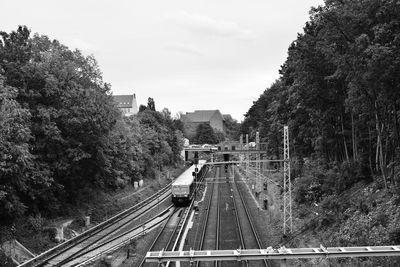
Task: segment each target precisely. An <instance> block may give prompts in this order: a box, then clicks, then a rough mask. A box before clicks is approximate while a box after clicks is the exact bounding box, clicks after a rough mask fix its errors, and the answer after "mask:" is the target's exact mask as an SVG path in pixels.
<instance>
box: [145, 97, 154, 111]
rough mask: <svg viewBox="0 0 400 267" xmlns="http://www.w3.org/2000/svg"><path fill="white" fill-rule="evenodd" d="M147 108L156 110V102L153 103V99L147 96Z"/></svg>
mask: <svg viewBox="0 0 400 267" xmlns="http://www.w3.org/2000/svg"><path fill="white" fill-rule="evenodd" d="M147 108H148V109H150V110H152V111H156V104H155V103H154V99H153V98H151V97H149V99H148V100H147Z"/></svg>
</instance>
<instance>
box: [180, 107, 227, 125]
mask: <svg viewBox="0 0 400 267" xmlns="http://www.w3.org/2000/svg"><path fill="white" fill-rule="evenodd" d="M215 113H219V114H221V112H220V111H219V110H218V109H215V110H195V111H194V112H186V114H185V115H184V117H185V119H187V120H190V121H192V122H209V121H210V120H211V118H212V116H214V114H215ZM221 117H222V115H221Z"/></svg>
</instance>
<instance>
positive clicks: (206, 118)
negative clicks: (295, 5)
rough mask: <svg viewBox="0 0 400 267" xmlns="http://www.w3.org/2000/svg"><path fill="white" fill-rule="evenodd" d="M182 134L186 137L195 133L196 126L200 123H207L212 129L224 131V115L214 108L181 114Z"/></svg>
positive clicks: (191, 136) (190, 136)
mask: <svg viewBox="0 0 400 267" xmlns="http://www.w3.org/2000/svg"><path fill="white" fill-rule="evenodd" d="M181 121H182V122H183V129H184V134H185V136H186V137H188V138H193V137H194V136H195V135H196V129H197V126H198V125H199V124H201V123H208V124H210V126H211V127H212V128H213V129H214V131H215V130H216V131H220V132H223V133H225V124H224V117H223V116H222V114H221V112H220V111H219V110H218V109H216V110H195V111H194V112H186V114H185V115H182V117H181Z"/></svg>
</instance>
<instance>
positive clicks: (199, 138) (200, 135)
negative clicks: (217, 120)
mask: <svg viewBox="0 0 400 267" xmlns="http://www.w3.org/2000/svg"><path fill="white" fill-rule="evenodd" d="M195 142H196V143H198V144H216V143H218V139H217V137H216V136H215V133H214V130H213V128H212V127H211V126H210V124H208V123H201V124H199V125H198V126H197V128H196V136H195Z"/></svg>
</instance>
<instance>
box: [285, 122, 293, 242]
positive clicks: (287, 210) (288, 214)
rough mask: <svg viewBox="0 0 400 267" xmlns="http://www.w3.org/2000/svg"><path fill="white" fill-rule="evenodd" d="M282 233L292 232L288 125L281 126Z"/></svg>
mask: <svg viewBox="0 0 400 267" xmlns="http://www.w3.org/2000/svg"><path fill="white" fill-rule="evenodd" d="M283 160H284V162H283V234H284V235H286V234H287V233H292V229H293V223H292V186H291V181H290V154H289V127H288V126H284V127H283Z"/></svg>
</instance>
